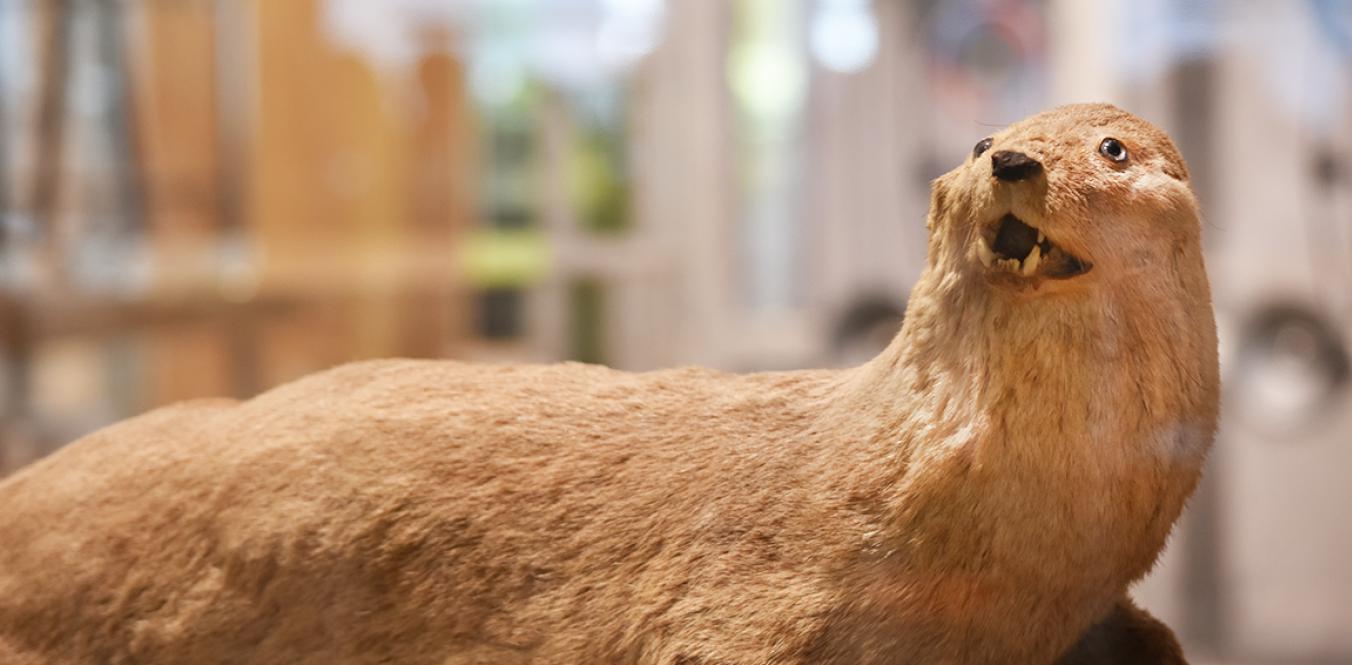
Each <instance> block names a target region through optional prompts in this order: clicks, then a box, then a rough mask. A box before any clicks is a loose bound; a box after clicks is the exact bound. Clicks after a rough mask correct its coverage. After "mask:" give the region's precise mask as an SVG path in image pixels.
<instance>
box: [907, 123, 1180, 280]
mask: <svg viewBox="0 0 1352 665" xmlns="http://www.w3.org/2000/svg"><path fill="white" fill-rule="evenodd" d="M929 224H930V229H931V234H932V235H931V261H934V262H939V263H941V264H947V265H942V267H943V268H945V269H948V270H958V271H959V272H962V273H965V274H967V275H968V276H970V277H972V278H974V279H975V280H978V281H981V282H984V283H985V284H986V285H988V286H990V287H992V288H993V289H996V290H998V291H1003V292H1005V293H1011V294H1017V295H1020V296H1041V295H1048V294H1055V293H1063V292H1067V291H1080V290H1085V289H1090V288H1093V287H1094V286H1096V285H1098V286H1102V285H1103V284H1104V283H1105V282H1108V283H1123V282H1124V280H1138V279H1140V278H1141V277H1143V276H1145V273H1148V272H1150V271H1160V270H1174V269H1177V268H1180V267H1183V266H1179V265H1177V264H1176V262H1174V261H1172V260H1171V257H1174V256H1176V255H1177V254H1178V253H1179V252H1180V250H1183V251H1185V253H1187V254H1189V255H1192V256H1193V257H1195V258H1196V261H1195V266H1188V267H1187V268H1188V269H1192V268H1194V267H1195V269H1196V270H1197V271H1200V269H1201V259H1200V243H1199V235H1200V228H1199V224H1198V213H1197V205H1196V202H1195V199H1194V198H1193V195H1192V191H1191V189H1190V188H1189V186H1188V171H1187V167H1186V166H1184V164H1183V160H1182V158H1181V157H1180V156H1179V153H1178V150H1177V149H1176V148H1175V147H1174V144H1173V142H1172V141H1170V140H1169V137H1168V136H1166V135H1165V134H1164V132H1162V131H1160V130H1159V129H1157V128H1155V127H1154V126H1153V125H1151V124H1149V123H1147V122H1145V121H1144V120H1141V119H1140V118H1137V117H1135V116H1133V115H1131V114H1129V113H1127V112H1125V111H1123V110H1121V109H1119V108H1117V107H1115V106H1111V105H1108V104H1079V105H1072V106H1063V107H1060V108H1056V109H1052V110H1050V111H1046V112H1044V113H1040V114H1038V115H1034V116H1032V117H1029V118H1027V119H1025V120H1023V121H1021V122H1018V123H1016V124H1014V125H1011V126H1010V127H1008V128H1006V129H1004V130H1003V131H1000V132H998V133H996V134H994V135H992V136H990V137H988V138H985V139H982V140H981V141H980V142H978V143H977V144H976V146H975V147H974V148H973V149H972V152H971V154H970V155H969V156H968V157H967V159H966V160H965V161H964V163H963V164H962V165H961V166H959V167H957V168H956V169H954V170H952V171H951V172H949V173H947V174H945V175H944V176H942V177H940V178H939V179H938V180H936V181H935V183H934V193H933V205H932V206H931V211H930V221H929ZM1198 276H1200V275H1198ZM1173 277H1175V278H1177V277H1180V275H1173ZM1148 281H1155V280H1153V279H1152V280H1148ZM1171 281H1173V280H1171Z"/></svg>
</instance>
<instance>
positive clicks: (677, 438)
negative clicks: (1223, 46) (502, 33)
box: [0, 106, 1217, 665]
mask: <svg viewBox="0 0 1352 665" xmlns="http://www.w3.org/2000/svg"><path fill="white" fill-rule="evenodd" d="M1107 134H1111V135H1112V136H1113V137H1115V139H1114V140H1120V141H1121V144H1123V145H1125V148H1124V152H1125V151H1130V152H1131V154H1133V155H1134V156H1135V157H1136V159H1137V161H1136V162H1132V163H1129V164H1127V165H1125V166H1124V165H1123V163H1122V162H1119V161H1116V160H1114V159H1112V158H1110V157H1108V156H1107V153H1109V152H1111V153H1112V154H1116V152H1115V151H1104V150H1103V149H1102V148H1101V146H1100V141H1101V140H1103V137H1104V136H1105V135H1107ZM983 143H986V142H983ZM1096 148H1097V149H1098V152H1096ZM990 149H993V150H995V151H996V152H1003V153H1005V156H1004V157H1002V158H1000V159H996V158H994V157H992V156H991V155H987V154H986V153H987V152H988V150H990ZM1015 150H1017V151H1018V153H1019V154H1022V155H1023V156H1024V158H1023V159H1013V158H1010V157H1008V153H1010V152H1012V151H1015ZM1081 153H1085V154H1081ZM1100 153H1102V154H1100ZM1028 162H1033V163H1036V164H1037V167H1036V168H1034V167H1031V166H1029V165H1028ZM1015 176H1017V177H1015ZM929 225H930V228H931V234H930V248H929V249H930V254H929V256H930V258H929V265H928V267H927V270H926V272H925V274H924V275H923V277H922V278H921V280H920V282H919V283H918V284H917V286H916V287H915V290H914V291H913V293H912V297H911V304H910V306H909V307H908V311H909V312H910V313H911V314H910V316H909V317H908V319H907V321H906V323H905V324H904V326H903V329H902V331H901V333H900V334H899V335H898V336H897V338H896V340H894V342H893V343H892V345H891V346H890V347H889V348H888V349H887V350H886V351H885V352H884V353H883V354H881V355H880V356H879V357H878V358H876V359H875V360H873V361H872V362H870V363H867V364H865V365H863V366H861V367H858V368H854V369H850V370H843V371H808V372H785V373H769V374H752V375H731V374H722V373H717V372H712V371H706V370H694V369H683V370H669V371H662V372H655V373H648V374H626V373H623V372H616V371H612V370H608V369H605V368H600V367H593V366H584V365H575V364H567V365H557V366H547V367H543V366H533V367H488V366H474V365H464V364H459V363H452V362H429V361H423V362H415V361H381V362H372V363H362V364H358V365H351V366H346V367H343V368H339V369H336V370H332V371H329V372H326V373H323V374H320V375H316V376H313V377H310V378H307V379H303V380H301V381H299V382H296V383H293V384H290V385H287V386H283V387H281V388H278V389H276V390H273V391H271V392H269V393H266V394H264V395H261V396H259V397H257V398H254V399H252V400H249V401H246V402H242V403H232V402H225V401H221V402H210V403H194V404H188V405H183V406H178V407H171V408H168V409H164V410H160V411H156V412H152V413H150V414H147V415H145V416H142V417H140V418H136V419H133V420H130V421H127V422H124V423H121V424H118V425H115V426H113V427H110V428H108V429H106V430H103V431H101V432H98V433H95V434H93V435H90V436H89V437H87V438H86V439H84V440H82V441H80V442H77V443H76V444H73V445H71V446H69V447H68V448H66V449H65V450H63V451H61V452H58V453H57V454H55V455H53V456H52V457H50V458H49V459H47V460H44V461H42V462H40V463H38V464H36V465H34V466H33V467H31V468H29V469H27V470H25V471H23V472H20V473H19V474H17V475H16V476H14V477H13V478H10V479H8V480H6V481H5V482H4V483H3V484H0V505H2V506H4V507H5V512H3V513H0V662H10V661H14V662H19V663H27V662H33V663H38V662H42V663H95V662H98V663H104V662H138V663H140V662H164V663H170V662H172V663H178V662H194V663H196V662H205V663H211V662H256V663H306V662H314V663H329V662H354V663H360V662H400V663H438V664H458V663H508V664H510V663H591V662H595V663H636V664H637V663H642V664H650V663H652V664H656V663H663V664H676V663H690V664H694V663H700V664H707V665H716V664H717V665H722V664H727V665H733V664H741V663H747V664H750V663H786V664H787V663H955V664H969V663H970V664H976V663H1037V664H1042V663H1051V662H1053V661H1055V660H1057V659H1058V657H1062V655H1063V654H1064V661H1063V662H1065V663H1076V664H1079V663H1090V662H1095V663H1113V662H1123V663H1126V662H1134V661H1132V660H1130V659H1123V658H1125V657H1124V656H1123V654H1124V653H1144V654H1157V655H1159V657H1158V658H1156V657H1155V656H1150V658H1151V659H1152V660H1150V661H1148V662H1181V656H1179V655H1178V653H1177V646H1176V644H1174V643H1173V641H1172V638H1171V637H1170V636H1169V634H1168V631H1167V629H1164V628H1163V627H1162V626H1159V625H1158V624H1156V623H1154V622H1153V621H1151V620H1150V619H1149V618H1148V617H1145V615H1144V614H1143V613H1140V612H1139V610H1136V609H1135V608H1134V607H1133V606H1131V605H1130V603H1129V602H1128V601H1126V600H1125V598H1124V594H1125V591H1126V588H1127V587H1128V585H1129V584H1130V583H1131V582H1132V581H1134V580H1136V579H1138V578H1139V577H1140V576H1142V575H1143V574H1144V573H1145V572H1146V571H1147V570H1148V569H1149V567H1150V566H1151V564H1152V562H1153V561H1154V558H1155V556H1156V555H1157V553H1158V552H1159V550H1160V549H1161V548H1162V546H1163V543H1164V540H1165V538H1166V536H1167V534H1168V532H1169V529H1170V528H1171V525H1172V524H1173V522H1174V520H1175V519H1176V517H1177V515H1178V514H1179V512H1180V510H1181V509H1182V506H1183V503H1184V501H1185V499H1186V497H1187V496H1188V495H1189V494H1190V492H1191V491H1192V489H1193V486H1194V485H1195V483H1196V481H1197V478H1198V475H1199V473H1200V468H1201V464H1202V462H1203V459H1204V455H1205V452H1206V449H1207V447H1208V446H1209V444H1210V441H1211V438H1212V435H1213V432H1214V429H1215V417H1216V390H1217V386H1216V384H1217V378H1216V368H1215V336H1214V335H1215V332H1214V324H1213V322H1212V318H1211V311H1210V304H1209V295H1208V292H1207V285H1206V281H1205V275H1204V272H1203V270H1202V263H1201V253H1200V247H1199V243H1198V242H1197V234H1198V232H1199V229H1198V228H1197V213H1196V207H1195V203H1194V202H1193V199H1192V196H1191V193H1190V192H1189V191H1188V187H1187V184H1186V170H1185V169H1184V168H1183V166H1182V162H1181V160H1179V159H1178V157H1177V153H1176V152H1175V151H1174V150H1173V147H1172V145H1171V144H1169V143H1168V139H1167V137H1164V135H1163V134H1161V133H1159V132H1158V130H1155V129H1154V128H1153V127H1150V126H1149V125H1146V124H1145V123H1144V122H1142V121H1140V120H1138V119H1136V118H1134V117H1132V116H1130V115H1128V114H1126V113H1124V112H1122V111H1120V110H1117V109H1115V108H1113V107H1108V106H1077V107H1065V108H1062V109H1057V110H1055V111H1052V112H1049V113H1047V114H1043V115H1040V116H1035V117H1033V118H1031V119H1029V120H1026V121H1024V122H1023V123H1020V124H1019V125H1015V126H1013V127H1011V128H1009V129H1007V130H1005V131H1004V132H1002V133H1001V134H999V135H997V136H996V137H993V138H992V139H991V140H990V142H989V145H987V149H982V146H981V145H978V150H977V151H974V155H973V157H971V158H970V159H969V160H968V161H967V162H966V163H964V165H963V166H961V167H959V168H958V169H955V170H954V171H953V172H951V173H949V174H948V175H946V176H944V177H943V178H940V179H939V180H938V181H936V183H935V187H934V198H933V202H932V207H931V213H930V219H929ZM1024 236H1027V238H1026V239H1025V240H1026V241H1020V238H1023V237H1024ZM1034 253H1036V254H1037V256H1034ZM1095 624H1098V625H1097V627H1094V628H1092V629H1091V626H1094V625H1095ZM1077 640H1078V643H1077ZM1142 641H1144V642H1148V644H1146V645H1145V646H1141V644H1140V642H1142ZM1105 645H1107V646H1105ZM1105 649H1107V650H1106V651H1105ZM1170 659H1172V660H1170ZM1142 662H1147V661H1142Z"/></svg>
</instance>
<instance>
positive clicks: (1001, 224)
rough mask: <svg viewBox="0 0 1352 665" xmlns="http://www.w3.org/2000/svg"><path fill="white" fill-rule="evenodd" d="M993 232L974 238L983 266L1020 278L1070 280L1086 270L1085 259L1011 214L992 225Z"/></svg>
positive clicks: (1087, 266)
mask: <svg viewBox="0 0 1352 665" xmlns="http://www.w3.org/2000/svg"><path fill="white" fill-rule="evenodd" d="M993 227H994V234H993V235H990V234H989V233H988V234H986V235H988V236H990V237H983V238H981V239H980V240H978V241H977V254H978V255H980V257H981V263H982V265H984V266H986V268H988V269H990V270H992V271H999V272H1006V273H1012V274H1014V275H1018V276H1021V277H1033V276H1041V277H1049V278H1051V279H1070V278H1071V277H1076V276H1078V275H1083V274H1084V273H1087V272H1089V269H1090V268H1092V267H1093V265H1092V264H1090V263H1089V262H1088V261H1085V260H1084V259H1081V258H1080V257H1078V256H1075V255H1074V254H1071V253H1070V252H1067V251H1065V250H1064V249H1061V248H1060V247H1058V246H1057V245H1056V243H1053V242H1052V241H1051V240H1048V239H1047V236H1046V235H1044V234H1043V233H1042V231H1040V230H1038V229H1036V228H1034V227H1032V226H1029V225H1028V224H1026V223H1024V221H1023V220H1021V219H1019V218H1018V217H1015V216H1014V215H1013V214H1012V213H1006V214H1005V216H1004V217H1001V218H1000V220H999V221H998V222H997V223H996V224H995V225H993Z"/></svg>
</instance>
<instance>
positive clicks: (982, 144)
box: [972, 136, 995, 157]
mask: <svg viewBox="0 0 1352 665" xmlns="http://www.w3.org/2000/svg"><path fill="white" fill-rule="evenodd" d="M994 142H995V141H994V139H992V138H991V137H989V136H987V137H986V138H984V139H981V140H980V141H977V142H976V145H975V146H974V147H973V148H972V157H980V156H981V153H983V152H986V151H987V150H990V149H991V144H992V143H994Z"/></svg>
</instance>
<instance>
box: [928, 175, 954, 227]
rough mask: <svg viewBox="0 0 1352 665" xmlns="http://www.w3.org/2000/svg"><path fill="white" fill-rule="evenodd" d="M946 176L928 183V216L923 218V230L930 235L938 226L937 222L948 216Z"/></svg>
mask: <svg viewBox="0 0 1352 665" xmlns="http://www.w3.org/2000/svg"><path fill="white" fill-rule="evenodd" d="M947 178H948V175H947V174H945V175H941V176H939V177H938V178H935V179H934V180H933V181H931V182H930V205H929V215H928V216H926V217H925V228H926V229H928V230H929V232H930V235H933V234H934V230H935V229H936V228H937V227H938V226H939V220H941V219H943V218H944V217H945V216H946V215H947V214H948V201H949V196H948V180H947Z"/></svg>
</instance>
